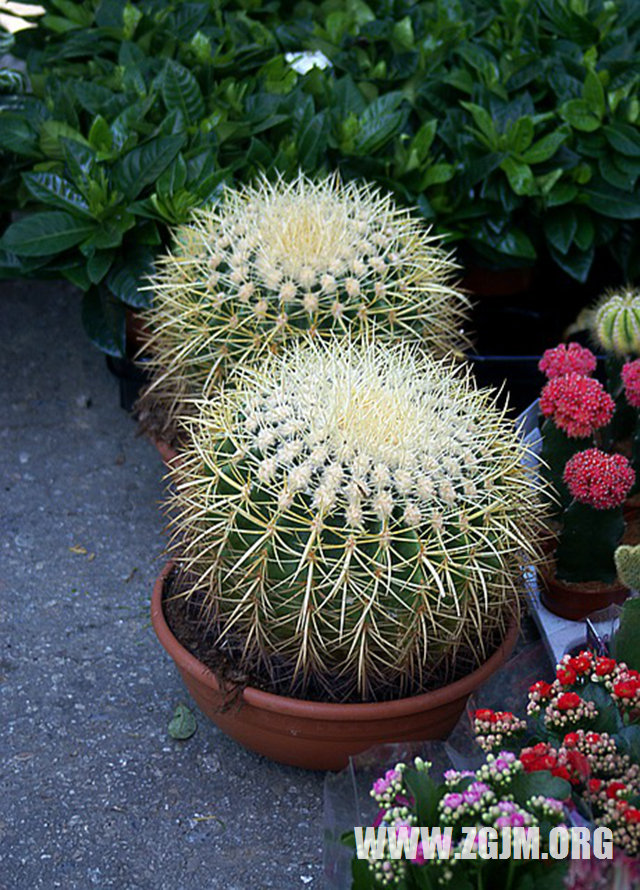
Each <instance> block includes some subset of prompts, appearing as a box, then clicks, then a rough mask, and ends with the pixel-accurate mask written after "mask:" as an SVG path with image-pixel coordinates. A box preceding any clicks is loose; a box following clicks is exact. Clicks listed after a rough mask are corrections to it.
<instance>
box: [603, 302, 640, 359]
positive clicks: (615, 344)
mask: <svg viewBox="0 0 640 890" xmlns="http://www.w3.org/2000/svg"><path fill="white" fill-rule="evenodd" d="M592 333H593V335H594V337H595V339H596V340H597V341H598V343H599V344H600V346H601V347H602V348H603V349H605V350H606V351H607V352H613V353H615V354H616V355H618V356H624V355H638V354H640V292H639V291H637V290H632V289H631V288H625V289H623V290H621V291H614V292H610V293H608V294H605V296H604V297H603V299H602V300H601V302H600V303H599V304H598V306H597V307H596V308H595V310H594V312H593V320H592Z"/></svg>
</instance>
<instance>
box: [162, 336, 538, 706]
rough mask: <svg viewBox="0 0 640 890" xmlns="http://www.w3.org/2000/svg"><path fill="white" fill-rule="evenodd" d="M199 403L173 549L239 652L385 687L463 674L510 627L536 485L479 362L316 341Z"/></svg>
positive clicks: (313, 691)
mask: <svg viewBox="0 0 640 890" xmlns="http://www.w3.org/2000/svg"><path fill="white" fill-rule="evenodd" d="M198 409H199V413H198V415H197V417H195V418H192V419H191V420H190V421H189V420H187V421H186V423H187V426H188V433H189V435H188V437H187V442H188V444H187V445H186V446H185V450H184V452H182V459H181V463H180V465H179V467H175V468H174V470H173V471H172V478H173V483H174V484H173V486H172V494H171V496H170V499H169V501H168V504H167V506H168V512H169V514H170V515H171V516H173V517H174V519H173V526H174V529H173V531H174V535H173V542H172V549H173V550H174V551H175V553H176V559H177V562H178V565H179V566H180V567H181V568H182V569H183V570H185V572H186V574H185V576H184V577H190V578H192V579H194V580H193V583H192V586H191V587H190V589H189V590H190V592H195V591H196V590H197V591H199V592H200V595H204V599H205V602H206V604H207V607H208V609H209V619H210V620H211V622H212V624H213V625H214V626H215V627H216V629H217V632H218V633H219V635H220V640H221V641H222V642H223V644H225V645H228V646H229V648H230V651H232V652H233V653H234V657H235V658H236V659H237V660H238V661H239V663H240V664H241V666H242V667H243V668H245V669H247V670H248V671H250V672H253V673H255V674H256V675H258V676H263V677H264V676H267V677H269V678H271V679H272V680H275V679H277V678H280V680H282V677H284V676H286V677H287V682H288V683H289V684H290V688H291V689H293V690H295V694H301V695H306V696H307V697H316V696H321V697H323V698H327V697H329V698H332V697H335V698H337V699H340V700H345V699H348V698H351V697H353V696H356V697H357V699H358V700H374V699H376V698H384V697H388V696H394V695H397V694H406V693H409V694H412V693H413V692H416V691H419V690H422V689H424V688H425V687H427V686H428V685H429V683H431V684H433V683H434V682H436V681H437V680H436V679H434V678H437V677H438V676H439V677H440V679H441V680H442V678H443V677H445V675H447V676H451V675H452V672H453V671H454V668H455V664H454V662H455V659H456V656H460V657H461V658H462V659H463V660H464V659H465V658H466V659H467V660H466V662H465V667H471V668H473V667H475V666H477V664H479V663H480V662H482V661H483V660H484V659H485V658H486V657H487V656H488V655H489V654H490V651H491V650H492V647H494V646H495V645H496V644H497V642H498V641H499V640H501V639H502V637H503V635H504V632H505V628H506V626H507V624H508V622H509V620H510V619H511V618H512V617H513V615H514V611H515V610H517V603H518V590H519V587H520V585H521V580H522V579H521V572H520V569H521V566H522V564H523V561H524V560H529V561H530V558H531V557H532V556H535V546H534V544H533V543H532V542H533V541H534V540H535V539H536V536H537V533H538V529H539V524H540V521H541V512H540V511H541V507H540V499H539V498H538V497H537V491H536V484H535V482H534V481H533V480H532V479H531V477H530V475H529V473H528V472H527V470H526V469H525V468H524V466H523V462H522V458H523V456H524V454H525V452H526V448H525V446H524V445H523V444H522V443H521V441H520V439H519V438H518V436H517V435H516V432H515V430H514V428H513V424H512V423H511V422H509V421H508V420H507V419H506V418H505V415H504V411H501V410H499V409H498V408H497V407H496V405H495V399H494V395H493V394H492V393H491V392H489V391H486V390H484V391H483V390H478V389H476V387H475V384H474V383H473V382H472V379H471V377H470V375H469V372H468V371H465V370H463V369H461V368H456V366H455V365H454V364H452V363H451V362H450V361H449V362H447V361H442V360H436V359H433V358H431V357H429V356H426V355H417V354H416V353H415V350H410V349H408V348H407V347H406V346H402V345H401V346H398V345H396V346H393V347H390V346H388V345H385V344H381V343H380V342H379V341H378V342H376V343H369V344H367V345H366V346H365V345H362V344H361V345H358V344H353V343H349V342H346V343H340V344H338V343H333V342H329V343H328V344H323V343H321V342H319V341H314V342H313V343H312V344H308V343H307V344H297V345H296V346H295V347H293V348H292V350H291V351H290V352H289V353H286V354H285V355H284V356H280V357H275V356H272V357H271V358H270V359H269V360H268V361H267V363H266V364H265V365H264V367H262V368H261V369H259V370H252V369H245V370H243V371H240V372H239V373H238V374H237V375H236V379H235V380H234V386H233V387H232V388H227V389H224V390H223V392H222V394H221V395H220V396H217V397H216V398H215V399H213V400H206V399H205V400H201V401H200V402H199V404H198ZM527 554H528V555H527ZM438 672H439V673H438Z"/></svg>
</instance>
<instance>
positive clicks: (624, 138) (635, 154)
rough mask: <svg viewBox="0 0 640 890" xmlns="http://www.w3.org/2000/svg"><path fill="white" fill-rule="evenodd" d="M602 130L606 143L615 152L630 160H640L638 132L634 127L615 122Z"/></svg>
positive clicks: (639, 137) (639, 135)
mask: <svg viewBox="0 0 640 890" xmlns="http://www.w3.org/2000/svg"><path fill="white" fill-rule="evenodd" d="M602 129H603V131H604V135H605V137H606V139H607V142H608V143H609V145H611V146H612V147H613V148H615V150H616V151H619V152H620V154H623V155H628V156H629V157H632V158H640V132H639V131H638V130H637V129H636V128H635V127H632V126H631V125H630V124H623V123H619V122H617V121H616V122H615V123H614V124H611V125H609V124H607V125H605V126H604V127H603V128H602Z"/></svg>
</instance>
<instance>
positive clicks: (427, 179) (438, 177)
mask: <svg viewBox="0 0 640 890" xmlns="http://www.w3.org/2000/svg"><path fill="white" fill-rule="evenodd" d="M454 173H455V168H454V167H453V165H452V164H433V165H432V166H430V167H428V168H427V170H426V171H425V173H424V176H423V177H422V179H421V181H420V186H421V188H422V189H426V188H428V187H429V186H430V185H439V184H441V183H443V182H449V180H450V179H452V177H453V175H454Z"/></svg>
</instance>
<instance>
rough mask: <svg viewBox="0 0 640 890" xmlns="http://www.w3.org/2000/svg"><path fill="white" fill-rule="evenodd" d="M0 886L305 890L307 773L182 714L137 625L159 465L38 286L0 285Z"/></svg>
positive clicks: (171, 672)
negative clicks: (181, 719) (176, 736)
mask: <svg viewBox="0 0 640 890" xmlns="http://www.w3.org/2000/svg"><path fill="white" fill-rule="evenodd" d="M0 340H1V341H2V347H1V349H0V381H1V382H0V386H1V387H2V388H3V397H2V400H1V402H0V404H2V410H1V416H2V422H1V423H0V453H1V454H2V465H1V471H0V474H1V489H0V490H1V492H2V497H1V500H0V528H1V529H2V534H1V537H0V548H1V549H0V553H1V559H0V636H1V638H2V649H1V650H0V713H1V714H2V719H1V720H0V762H1V763H2V770H1V773H0V794H1V795H2V806H1V808H0V890H39V888H42V890H53V888H57V887H60V888H63V890H76V888H78V890H87V888H91V887H98V888H110V887H113V888H117V890H134V888H135V890H151V888H153V890H182V888H184V890H209V888H224V890H249V888H252V890H262V888H286V890H291V888H296V887H305V886H306V887H310V888H314V887H321V886H322V876H321V875H322V867H321V844H322V784H323V779H324V775H323V774H322V773H310V772H305V771H302V770H297V769H293V768H289V767H285V766H280V765H278V764H274V763H270V762H269V761H267V760H265V759H264V758H262V757H259V756H257V755H254V754H251V753H249V752H248V751H245V750H244V749H242V748H240V747H239V746H238V745H236V744H235V743H234V742H232V741H230V740H229V739H227V738H226V737H225V736H223V735H222V734H221V733H220V732H218V730H217V729H216V728H215V727H214V726H213V725H212V724H210V723H209V722H208V721H207V720H206V719H205V718H203V717H202V716H201V715H200V714H199V712H197V711H196V716H197V719H198V730H197V732H196V734H195V735H194V736H193V737H192V738H191V739H189V740H188V741H183V742H178V741H174V740H173V739H171V738H170V736H169V735H168V732H167V725H168V723H169V720H170V719H171V716H172V714H173V711H174V709H175V707H176V705H178V704H179V703H180V702H182V701H185V702H188V698H187V693H186V692H185V691H184V689H183V686H182V683H181V681H180V679H179V677H178V674H177V672H176V671H175V669H174V667H173V665H172V663H171V662H170V660H169V658H168V656H166V655H165V653H164V651H163V650H162V649H161V648H160V646H159V644H158V642H157V641H156V638H155V636H154V634H153V631H152V630H151V627H150V624H149V619H148V609H149V598H150V593H151V588H152V583H153V579H154V577H155V575H156V574H157V572H158V570H159V568H160V566H161V564H162V561H161V560H162V557H161V554H162V550H163V546H164V536H163V520H162V517H161V515H160V513H159V511H158V503H159V501H161V499H162V497H163V484H162V469H163V468H162V464H161V462H160V460H159V457H158V455H157V453H156V451H155V449H154V448H153V447H152V446H151V445H150V444H149V443H148V442H147V441H145V440H143V439H140V438H137V437H136V434H135V424H134V423H133V422H132V420H131V419H130V418H129V417H128V416H127V415H126V414H125V413H124V412H123V411H122V410H121V409H120V407H119V403H118V389H117V381H116V380H115V379H114V378H113V377H111V375H110V374H109V372H108V371H107V368H106V366H105V361H104V357H103V356H101V355H100V353H98V351H97V350H96V349H95V348H94V347H93V346H91V344H90V343H89V342H88V340H87V339H86V337H85V335H84V333H83V332H82V329H81V325H80V307H79V303H78V299H77V297H76V296H75V294H74V293H72V292H71V291H70V290H68V289H66V288H65V287H64V286H61V285H59V284H54V283H51V282H42V283H40V282H20V283H16V284H13V283H12V284H8V283H6V282H5V283H3V284H2V286H1V289H0Z"/></svg>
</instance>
